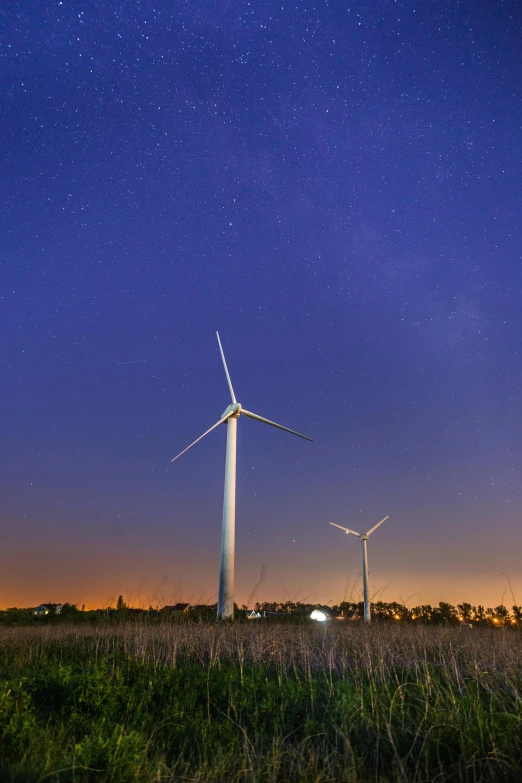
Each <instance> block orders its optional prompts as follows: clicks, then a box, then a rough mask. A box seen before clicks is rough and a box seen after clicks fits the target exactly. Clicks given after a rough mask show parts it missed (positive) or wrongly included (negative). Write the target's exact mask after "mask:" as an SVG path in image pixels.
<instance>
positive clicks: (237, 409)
mask: <svg viewBox="0 0 522 783" xmlns="http://www.w3.org/2000/svg"><path fill="white" fill-rule="evenodd" d="M231 411H233V413H234V416H239V414H240V413H241V405H240V404H239V402H232V403H230V405H229V406H228V408H225V410H224V411H223V413H222V414H221V418H223V417H224V416H227V415H228V414H229V413H230V412H231Z"/></svg>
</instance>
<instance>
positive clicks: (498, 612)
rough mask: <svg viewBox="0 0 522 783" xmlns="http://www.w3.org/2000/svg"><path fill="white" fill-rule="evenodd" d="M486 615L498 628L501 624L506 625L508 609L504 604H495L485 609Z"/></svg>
mask: <svg viewBox="0 0 522 783" xmlns="http://www.w3.org/2000/svg"><path fill="white" fill-rule="evenodd" d="M486 617H487V619H488V620H489V621H490V622H491V624H492V625H494V626H495V627H496V628H500V626H502V625H506V624H507V623H508V622H509V611H508V610H507V609H506V607H505V606H503V605H502V604H500V606H495V607H494V608H493V609H492V608H491V607H489V608H488V609H486Z"/></svg>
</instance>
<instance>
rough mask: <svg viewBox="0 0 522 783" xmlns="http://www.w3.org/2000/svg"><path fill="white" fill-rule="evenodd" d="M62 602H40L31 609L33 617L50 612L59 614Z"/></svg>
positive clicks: (42, 615)
mask: <svg viewBox="0 0 522 783" xmlns="http://www.w3.org/2000/svg"><path fill="white" fill-rule="evenodd" d="M62 609H63V604H40V606H37V607H36V608H35V609H33V617H47V616H48V615H50V614H60V612H61V611H62Z"/></svg>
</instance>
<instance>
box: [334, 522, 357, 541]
mask: <svg viewBox="0 0 522 783" xmlns="http://www.w3.org/2000/svg"><path fill="white" fill-rule="evenodd" d="M330 524H331V525H333V526H334V527H338V528H339V530H344V532H345V533H351V534H352V536H357V537H358V538H360V537H361V534H360V533H356V532H355V530H350V529H349V528H347V527H343V526H342V525H336V524H335V522H330Z"/></svg>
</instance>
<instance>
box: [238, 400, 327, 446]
mask: <svg viewBox="0 0 522 783" xmlns="http://www.w3.org/2000/svg"><path fill="white" fill-rule="evenodd" d="M241 413H244V414H245V416H248V418H249V419H255V421H261V422H263V424H270V426H271V427H276V428H277V429H278V430H283V431H284V432H289V433H290V435H297V437H298V438H304V439H305V440H309V441H311V443H313V440H312V438H309V437H307V436H306V435H301V433H300V432H296V431H295V430H289V429H288V427H283V426H282V425H281V424H276V423H275V421H270V419H265V418H263V416H258V415H257V413H252V412H251V411H246V410H245V409H244V408H241Z"/></svg>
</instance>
